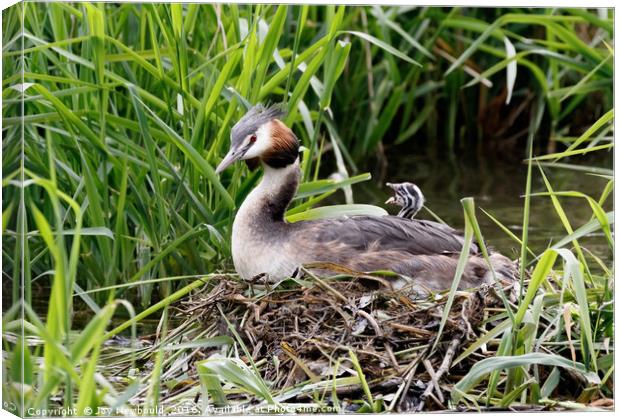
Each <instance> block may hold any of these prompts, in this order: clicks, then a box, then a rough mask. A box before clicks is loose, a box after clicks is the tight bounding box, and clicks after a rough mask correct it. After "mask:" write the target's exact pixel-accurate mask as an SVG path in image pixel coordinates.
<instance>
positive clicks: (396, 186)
mask: <svg viewBox="0 0 620 419" xmlns="http://www.w3.org/2000/svg"><path fill="white" fill-rule="evenodd" d="M386 185H387V186H388V187H390V188H392V190H393V191H394V196H391V197H390V198H389V199H388V200H387V201H385V203H386V204H394V205H397V206H399V207H401V209H400V212H399V213H398V216H399V217H403V218H413V217H415V215H416V214H417V213H418V211H420V210H421V209H422V207H423V206H424V195H423V194H422V191H421V190H420V188H418V186H417V185H416V184H414V183H411V182H403V183H386Z"/></svg>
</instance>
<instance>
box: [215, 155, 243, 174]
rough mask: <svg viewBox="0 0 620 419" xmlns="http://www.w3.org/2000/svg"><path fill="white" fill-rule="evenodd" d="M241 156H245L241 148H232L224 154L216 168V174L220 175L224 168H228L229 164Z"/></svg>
mask: <svg viewBox="0 0 620 419" xmlns="http://www.w3.org/2000/svg"><path fill="white" fill-rule="evenodd" d="M241 157H243V153H242V152H241V150H239V149H236V150H233V149H231V150H230V151H229V152H228V154H226V155H225V156H224V158H223V159H222V161H221V162H220V164H218V166H217V168H216V169H215V174H216V175H219V174H220V173H222V172H223V171H224V169H226V168H227V167H228V166H230V165H231V164H233V163H234V162H236V161H237V160H239V159H240V158H241Z"/></svg>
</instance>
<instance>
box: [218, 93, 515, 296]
mask: <svg viewBox="0 0 620 419" xmlns="http://www.w3.org/2000/svg"><path fill="white" fill-rule="evenodd" d="M282 115H283V112H282V111H281V110H280V109H279V108H278V107H275V106H272V107H269V108H265V107H263V106H261V105H257V106H255V107H253V108H252V109H250V110H249V111H248V112H247V114H246V115H244V116H243V117H242V118H241V119H240V120H239V122H237V124H235V126H234V127H233V129H232V132H231V146H230V150H229V151H228V153H227V154H226V156H225V157H224V159H223V160H222V162H221V163H220V164H219V165H218V167H217V169H216V173H218V174H219V173H221V172H222V171H223V170H224V169H226V168H227V167H228V166H230V165H231V164H233V163H235V162H236V161H238V160H245V161H246V163H248V166H250V167H251V168H253V167H256V166H257V165H258V164H261V165H262V167H263V170H264V174H263V178H262V180H261V182H260V183H259V185H258V186H257V187H255V188H254V189H253V190H252V191H251V192H250V193H249V194H248V196H247V197H246V199H245V200H244V201H243V203H242V204H241V207H240V208H239V210H238V212H237V215H236V217H235V220H234V223H233V228H232V256H233V262H234V265H235V269H236V271H237V273H238V274H239V275H240V276H241V277H242V278H244V279H246V280H250V279H253V278H255V277H257V276H259V275H267V277H268V280H269V281H280V280H282V279H285V278H288V277H290V276H293V275H295V274H296V273H297V272H298V270H299V268H300V266H301V265H303V264H307V263H312V262H323V263H334V264H338V265H342V266H345V267H348V268H350V269H353V270H356V271H363V272H368V271H377V270H391V271H394V272H396V273H398V274H400V275H401V276H403V277H406V278H410V279H412V280H413V281H414V282H419V283H421V284H422V285H423V286H424V287H425V288H429V289H435V290H441V289H447V288H449V287H450V285H451V283H452V280H453V277H454V273H455V270H456V265H457V259H458V255H459V252H460V251H461V249H462V247H463V242H464V239H463V236H462V235H461V234H460V233H459V232H457V231H456V230H454V229H452V228H451V227H448V226H445V225H443V224H439V223H435V222H432V221H425V220H412V219H408V218H402V217H395V216H389V215H386V216H352V217H340V218H328V219H318V220H310V221H300V222H296V223H289V222H287V221H286V220H285V219H284V213H285V211H286V208H287V207H288V205H289V204H290V202H291V200H292V199H293V197H294V196H295V193H296V191H297V187H298V185H299V178H300V169H299V142H298V140H297V137H296V136H295V134H294V133H293V131H291V129H290V128H288V127H287V126H286V125H285V124H284V123H283V122H282V121H280V119H279V118H280V117H282ZM477 253H478V249H477V247H476V246H475V245H472V247H471V256H470V258H469V261H468V264H467V266H466V268H465V272H464V274H463V276H462V278H461V282H460V286H459V288H461V289H463V288H471V287H475V286H477V285H480V284H481V283H483V282H490V281H492V276H491V272H490V269H489V268H488V266H487V265H486V263H485V261H484V260H483V259H482V258H481V257H479V256H478V255H477ZM491 262H492V264H493V267H494V270H495V272H496V273H497V276H498V277H499V278H504V279H510V280H512V278H513V270H514V267H513V265H512V262H510V260H509V259H508V258H506V257H504V256H502V255H499V254H494V255H492V257H491Z"/></svg>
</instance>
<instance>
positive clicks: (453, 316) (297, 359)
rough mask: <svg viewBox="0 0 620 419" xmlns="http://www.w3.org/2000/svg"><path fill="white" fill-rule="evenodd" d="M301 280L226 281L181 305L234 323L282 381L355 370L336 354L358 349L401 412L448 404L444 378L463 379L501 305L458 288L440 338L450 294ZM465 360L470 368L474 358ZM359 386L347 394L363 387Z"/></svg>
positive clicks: (488, 294)
mask: <svg viewBox="0 0 620 419" xmlns="http://www.w3.org/2000/svg"><path fill="white" fill-rule="evenodd" d="M300 282H301V283H302V284H303V285H300V284H299V283H295V282H293V281H290V282H288V283H284V284H279V285H278V286H277V287H275V288H273V286H270V285H269V284H262V285H257V284H248V283H247V282H243V281H233V280H229V279H222V280H221V281H219V282H218V283H217V285H215V286H213V287H210V289H208V290H202V291H200V292H198V293H195V294H193V295H192V296H191V297H190V298H188V299H186V300H184V301H183V302H181V303H180V305H179V306H178V309H179V310H180V311H182V312H184V313H191V314H192V317H193V318H197V319H199V320H200V321H202V322H203V323H204V324H205V326H213V324H214V323H217V324H218V328H219V332H220V333H221V334H227V335H230V336H232V334H231V331H230V328H231V326H232V327H234V329H235V330H236V332H237V334H238V336H239V337H240V338H241V339H242V340H243V343H244V345H245V346H246V347H247V348H248V351H249V352H250V353H251V356H252V358H253V359H254V360H255V361H257V360H259V359H267V360H268V362H267V363H265V365H264V367H263V368H261V374H263V378H264V379H265V380H267V381H268V382H270V383H271V385H272V388H273V389H283V388H287V387H290V386H294V385H296V384H298V383H300V382H303V381H308V380H310V381H313V380H317V379H318V377H323V378H322V379H324V377H325V376H332V377H334V376H346V375H355V370H354V368H353V367H352V365H351V363H350V362H342V363H340V365H339V367H338V368H339V369H338V371H334V368H335V360H336V359H349V354H350V351H352V352H353V353H355V355H356V357H357V358H358V359H359V364H360V365H361V366H362V369H363V373H364V375H365V379H366V380H367V382H368V383H369V386H370V388H371V390H373V391H380V392H382V393H388V392H392V393H395V396H394V397H396V399H397V400H393V397H392V401H393V403H395V406H394V407H395V408H396V409H395V410H399V411H411V410H427V409H431V407H432V410H436V409H442V408H443V409H445V408H447V401H446V398H447V397H446V396H448V395H447V394H446V391H448V388H449V386H448V387H446V386H444V385H442V384H441V383H442V381H446V380H448V379H449V380H450V382H452V383H453V382H454V381H453V380H455V379H458V378H459V374H460V372H459V371H456V376H453V375H452V374H453V373H454V371H452V370H453V369H454V368H451V363H452V360H453V357H454V355H455V353H458V352H459V349H460V348H463V347H464V346H465V345H467V343H468V342H469V341H471V340H472V339H475V338H476V330H477V326H478V325H480V323H481V322H482V321H483V320H484V315H485V311H486V310H485V309H488V308H492V307H498V308H499V307H501V302H500V300H499V298H497V296H496V294H495V291H494V290H493V289H491V288H490V287H488V286H483V287H481V288H479V289H476V290H469V291H458V292H457V293H456V296H455V298H454V301H453V303H452V305H451V309H450V312H449V315H448V317H447V319H446V321H445V324H444V327H443V330H442V333H441V337H440V340H439V342H437V344H435V341H436V339H437V335H438V332H439V329H440V324H441V320H442V315H443V312H444V308H445V304H446V301H447V296H448V293H447V292H442V293H437V294H433V293H431V294H429V295H427V296H426V297H424V298H422V299H419V298H416V299H414V298H410V297H409V296H407V295H405V294H404V293H403V292H400V291H397V290H394V289H391V287H390V286H389V284H388V285H387V286H386V281H384V280H381V279H377V280H373V279H372V278H369V277H366V278H353V279H351V278H347V279H337V280H334V279H332V280H321V279H318V278H316V277H314V278H313V280H312V282H310V281H308V282H304V281H300ZM224 317H225V318H224ZM274 358H277V360H276V361H275V362H274ZM463 364H467V365H461V366H460V368H459V370H460V371H462V370H463V369H464V368H465V369H466V368H468V366H470V365H471V362H467V361H465V362H463ZM349 387H350V388H346V387H345V388H338V389H337V393H338V394H339V395H340V396H346V395H347V394H349V395H350V396H351V397H355V396H356V395H357V396H361V395H362V394H363V393H362V392H361V389H360V387H359V386H349ZM302 397H303V396H302ZM300 401H302V400H300Z"/></svg>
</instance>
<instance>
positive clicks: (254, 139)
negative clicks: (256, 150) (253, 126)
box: [250, 135, 256, 143]
mask: <svg viewBox="0 0 620 419" xmlns="http://www.w3.org/2000/svg"><path fill="white" fill-rule="evenodd" d="M250 142H251V143H255V142H256V135H252V136H251V137H250Z"/></svg>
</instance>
